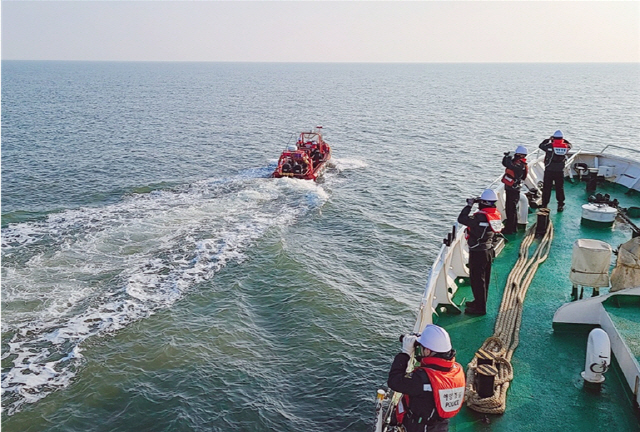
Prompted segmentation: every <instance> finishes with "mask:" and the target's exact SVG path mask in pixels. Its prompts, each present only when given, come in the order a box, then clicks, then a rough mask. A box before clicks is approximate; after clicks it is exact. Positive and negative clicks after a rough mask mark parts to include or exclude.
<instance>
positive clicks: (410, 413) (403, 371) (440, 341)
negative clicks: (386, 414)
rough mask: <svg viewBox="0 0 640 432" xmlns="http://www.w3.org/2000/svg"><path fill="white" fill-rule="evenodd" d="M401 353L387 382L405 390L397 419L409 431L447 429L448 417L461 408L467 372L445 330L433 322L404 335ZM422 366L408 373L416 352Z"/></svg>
mask: <svg viewBox="0 0 640 432" xmlns="http://www.w3.org/2000/svg"><path fill="white" fill-rule="evenodd" d="M401 341H402V352H401V353H399V354H398V355H396V357H395V358H394V359H393V363H392V364H391V370H390V371H389V379H388V381H387V384H388V385H389V387H390V388H391V389H392V390H395V391H397V392H399V393H402V394H403V396H402V399H401V400H400V402H398V406H397V408H396V417H395V421H396V422H397V424H402V425H403V426H404V428H405V429H406V431H407V432H427V431H428V432H447V431H448V430H449V419H450V418H451V417H453V416H455V415H456V414H457V413H458V412H459V411H460V408H462V403H463V401H464V390H465V374H464V370H463V369H462V366H461V365H460V363H457V362H456V361H455V360H456V359H455V355H456V351H455V350H454V349H452V347H451V339H450V338H449V334H448V333H447V331H446V330H445V329H443V328H442V327H439V326H437V325H434V324H429V325H427V326H426V327H425V329H424V330H423V332H422V334H420V336H419V337H418V336H416V335H404V336H402V337H401ZM416 350H417V351H418V352H417V358H418V359H419V361H420V366H418V367H417V368H415V369H414V370H413V372H411V373H410V374H408V375H407V366H408V364H409V361H410V360H411V355H412V354H413V353H414V351H416Z"/></svg>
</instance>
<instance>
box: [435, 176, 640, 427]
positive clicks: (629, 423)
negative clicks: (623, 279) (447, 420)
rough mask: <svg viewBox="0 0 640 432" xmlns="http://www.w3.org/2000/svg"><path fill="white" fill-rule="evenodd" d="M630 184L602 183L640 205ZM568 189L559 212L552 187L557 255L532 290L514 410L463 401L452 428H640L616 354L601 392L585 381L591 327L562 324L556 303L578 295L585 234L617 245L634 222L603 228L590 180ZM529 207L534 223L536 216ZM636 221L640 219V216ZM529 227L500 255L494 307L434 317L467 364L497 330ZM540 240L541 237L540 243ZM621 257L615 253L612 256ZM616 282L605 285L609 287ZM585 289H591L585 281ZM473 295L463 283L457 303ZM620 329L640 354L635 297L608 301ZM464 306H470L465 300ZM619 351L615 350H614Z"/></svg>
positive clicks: (517, 358)
mask: <svg viewBox="0 0 640 432" xmlns="http://www.w3.org/2000/svg"><path fill="white" fill-rule="evenodd" d="M626 191H627V189H626V188H624V187H622V186H618V185H613V184H605V185H599V186H598V192H599V193H603V194H604V193H608V194H610V196H611V199H614V198H616V199H618V201H620V206H621V207H630V206H640V195H639V194H637V193H635V192H632V193H631V194H625V192H626ZM565 192H566V195H567V201H566V207H565V210H564V212H562V213H557V212H556V202H555V195H553V194H552V201H551V205H550V207H551V216H550V219H551V221H552V223H553V224H554V239H553V243H552V247H551V251H550V253H549V257H548V258H547V260H546V261H545V262H543V263H542V264H541V265H540V267H539V268H538V271H537V273H536V275H535V277H534V279H533V281H532V283H531V285H530V287H529V289H528V291H527V295H526V299H525V301H524V309H523V319H522V325H521V329H520V344H519V346H518V348H517V349H516V350H515V353H514V354H513V358H512V365H513V368H514V379H513V381H512V382H511V385H510V387H509V389H508V392H507V402H506V412H505V413H504V414H502V415H486V414H481V413H477V412H475V411H472V410H471V409H469V408H467V407H466V406H465V407H464V408H463V410H462V411H461V413H460V414H459V415H458V416H456V417H455V418H454V419H452V421H451V424H450V428H449V430H450V431H452V432H453V431H488V430H491V431H516V430H517V431H534V430H536V431H537V430H551V431H564V432H568V431H576V432H577V431H585V430H590V431H605V430H606V431H610V430H620V431H640V422H639V419H638V412H637V409H636V408H634V406H633V403H632V393H631V390H630V389H629V387H628V385H627V384H626V382H625V381H624V377H623V375H622V373H621V371H620V369H619V367H618V365H617V363H616V361H615V359H613V360H612V362H613V367H612V368H611V369H610V370H609V371H608V372H607V373H606V375H605V377H606V380H605V382H604V384H603V386H602V389H601V391H600V392H596V393H594V392H592V391H591V392H590V391H587V390H586V389H584V388H583V380H582V377H581V376H580V373H581V372H582V371H583V370H584V363H585V351H586V345H587V334H588V331H589V330H590V328H584V327H580V326H575V327H573V326H570V327H569V328H567V329H563V330H562V331H557V330H556V331H554V330H553V327H552V320H553V315H554V313H555V311H556V310H557V309H558V308H559V307H560V306H562V305H563V304H565V303H567V302H570V301H571V288H572V284H571V281H570V280H569V271H570V266H571V256H572V250H573V243H574V241H575V240H576V239H578V238H588V239H597V240H602V241H605V242H607V243H609V244H610V245H611V247H612V249H614V250H615V249H617V248H618V247H619V245H621V244H622V243H624V242H626V241H627V240H629V239H630V238H631V229H630V227H629V226H628V225H626V224H623V223H621V222H619V221H618V220H616V222H615V223H614V226H613V227H609V228H597V227H590V226H585V225H584V224H581V222H580V220H581V214H582V209H581V205H582V204H585V203H587V202H588V201H587V198H588V194H587V192H586V190H585V184H584V183H575V184H572V183H570V182H565ZM535 218H536V216H535V214H530V215H529V224H532V223H534V222H535ZM633 221H634V223H635V224H636V225H639V224H640V220H638V219H633ZM523 237H524V233H523V232H520V233H518V234H516V235H515V236H511V238H509V242H508V243H507V244H506V246H505V248H504V250H503V251H502V252H501V254H500V255H499V256H498V257H497V258H496V260H495V262H494V264H493V268H492V276H491V283H490V288H489V300H488V303H487V315H485V316H469V315H465V314H461V315H451V314H443V315H441V316H434V323H436V324H438V325H441V326H444V327H445V328H446V329H447V330H448V331H449V333H450V335H451V340H452V343H453V345H454V348H455V349H456V350H457V353H458V355H457V361H458V362H460V363H461V364H462V365H463V366H464V367H465V369H466V367H467V364H468V363H469V362H470V361H471V360H472V358H473V356H474V354H475V352H476V351H477V349H478V348H479V347H480V346H481V345H482V343H483V342H484V341H485V339H486V338H488V337H490V336H491V335H492V334H493V330H494V324H495V319H496V316H497V312H498V309H499V304H500V302H501V300H502V293H503V290H504V285H505V283H506V280H507V276H508V275H509V272H510V270H511V268H512V267H513V265H514V264H515V262H516V260H517V258H518V250H519V247H520V243H521V241H522V238H523ZM533 247H535V244H534V246H533ZM612 264H615V255H614V256H613V258H612ZM607 292H608V289H600V294H601V295H603V294H606V293H607ZM585 296H591V289H590V288H585ZM465 298H472V294H471V289H470V287H469V286H468V285H466V284H463V285H460V287H459V289H458V291H457V292H456V295H455V297H454V300H455V302H456V303H457V304H460V303H462V302H463V300H464V299H465ZM605 307H606V309H607V311H608V312H609V314H610V316H611V318H612V320H613V322H614V323H615V325H616V327H617V328H618V330H619V332H620V334H621V335H622V337H623V338H625V339H626V341H627V344H628V345H629V346H630V348H631V350H632V352H633V353H634V355H635V356H636V359H638V353H639V352H640V307H639V303H637V302H635V301H630V302H625V303H624V304H619V303H616V302H607V304H606V305H605ZM463 308H464V307H463ZM612 358H613V355H612Z"/></svg>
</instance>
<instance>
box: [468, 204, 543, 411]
mask: <svg viewBox="0 0 640 432" xmlns="http://www.w3.org/2000/svg"><path fill="white" fill-rule="evenodd" d="M545 211H546V216H547V217H548V211H549V210H548V209H541V210H540V211H539V212H538V215H539V216H540V215H541V212H545ZM544 215H545V214H544V213H542V216H544ZM536 225H537V223H535V224H533V225H532V226H531V227H529V229H528V230H527V232H526V235H525V237H524V239H523V240H522V244H521V245H520V252H519V257H518V261H517V262H516V264H515V265H514V266H513V269H512V270H511V273H509V277H508V278H507V283H506V285H505V288H504V293H503V295H502V303H501V305H500V310H499V312H498V316H497V318H496V325H495V328H494V334H493V336H491V337H489V338H487V340H485V341H484V343H483V344H482V347H481V348H480V349H479V350H478V352H476V355H475V356H474V358H473V360H471V362H470V363H469V364H468V365H467V388H466V394H465V400H466V402H467V406H468V407H469V408H471V409H473V410H474V411H478V412H482V413H487V414H503V413H504V411H505V409H506V403H507V389H508V388H509V384H510V383H511V381H512V380H513V367H512V366H511V357H512V356H513V352H514V351H515V349H516V347H517V346H518V343H519V342H520V338H519V335H520V325H521V323H522V309H523V304H524V298H525V295H526V294H527V289H528V288H529V285H530V284H531V281H532V280H533V277H534V275H535V273H536V270H537V269H538V266H539V265H540V263H542V262H543V261H544V260H545V259H547V256H548V255H549V250H550V248H551V241H552V239H553V225H552V224H551V221H550V220H549V221H548V224H547V229H546V231H545V233H544V235H543V236H542V238H541V239H540V242H539V244H538V246H537V247H536V249H535V252H534V253H533V255H532V256H531V257H530V258H529V248H530V246H531V245H532V244H533V242H534V240H535V239H536ZM486 364H489V365H492V366H494V367H493V368H492V369H491V368H486V367H482V366H483V365H486ZM479 366H481V367H480V368H479ZM495 369H497V373H495V375H493V372H494V371H495ZM492 381H493V394H492V395H487V394H482V393H483V391H484V390H483V389H482V388H479V387H481V386H484V385H486V383H491V382H492ZM479 391H480V393H481V394H479Z"/></svg>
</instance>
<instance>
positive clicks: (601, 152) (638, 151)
mask: <svg viewBox="0 0 640 432" xmlns="http://www.w3.org/2000/svg"><path fill="white" fill-rule="evenodd" d="M609 147H615V148H619V149H622V150H628V151H634V152H636V153H640V150H638V149H632V148H629V147H622V146H619V145H617V144H607V145H606V146H605V148H603V149H602V150H600V154H603V153H604V151H605V150H606V149H608V148H609Z"/></svg>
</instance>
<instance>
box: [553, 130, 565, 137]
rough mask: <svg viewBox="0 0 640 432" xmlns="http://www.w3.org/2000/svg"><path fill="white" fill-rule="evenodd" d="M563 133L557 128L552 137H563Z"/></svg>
mask: <svg viewBox="0 0 640 432" xmlns="http://www.w3.org/2000/svg"><path fill="white" fill-rule="evenodd" d="M563 136H564V135H562V131H561V130H560V129H558V130H557V131H555V132H554V133H553V137H554V138H563Z"/></svg>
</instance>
